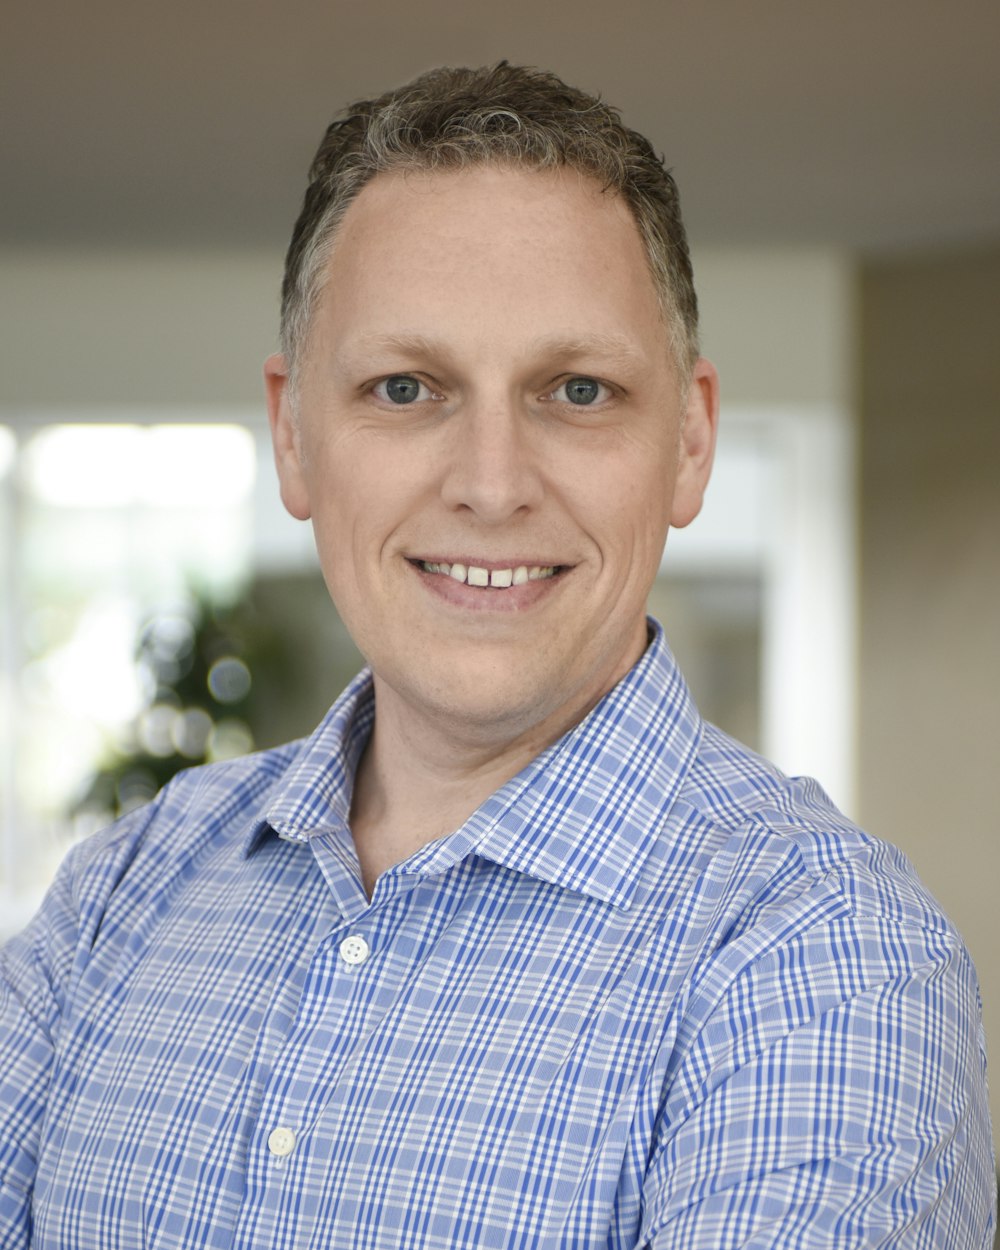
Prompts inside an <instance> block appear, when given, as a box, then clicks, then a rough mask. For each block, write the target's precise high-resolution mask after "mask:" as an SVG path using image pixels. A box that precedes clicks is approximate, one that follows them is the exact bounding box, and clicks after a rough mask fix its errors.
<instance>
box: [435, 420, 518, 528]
mask: <svg viewBox="0 0 1000 1250" xmlns="http://www.w3.org/2000/svg"><path fill="white" fill-rule="evenodd" d="M451 427H452V428H451V439H450V443H449V447H448V450H447V452H446V456H447V460H446V464H447V470H446V473H445V476H444V479H443V483H442V488H441V495H442V498H443V500H444V502H445V504H446V505H447V506H448V507H449V508H452V509H455V510H462V509H467V510H468V511H469V512H471V513H474V514H475V516H476V517H477V518H478V519H479V520H481V521H483V522H484V523H485V524H488V525H498V524H501V523H502V522H504V521H507V520H510V519H511V518H512V517H514V516H515V515H516V514H517V513H519V512H522V511H525V510H530V509H531V508H534V507H536V506H537V505H538V503H539V502H540V501H541V497H542V477H541V474H540V468H541V466H540V464H539V449H538V447H537V445H536V443H537V439H536V438H535V437H534V434H535V433H536V432H535V431H533V430H532V429H531V428H530V421H529V419H528V417H527V415H526V414H525V413H523V412H521V411H519V409H518V407H517V405H516V403H514V402H512V401H510V400H509V399H506V398H505V399H502V400H493V401H489V402H485V401H480V402H475V403H469V404H467V405H466V406H465V407H464V408H463V409H462V410H461V411H460V412H458V413H456V414H454V417H453V419H452V422H451Z"/></svg>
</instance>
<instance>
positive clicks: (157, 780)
mask: <svg viewBox="0 0 1000 1250" xmlns="http://www.w3.org/2000/svg"><path fill="white" fill-rule="evenodd" d="M285 649H286V648H285V646H284V644H283V642H282V639H281V636H280V634H279V633H278V632H277V631H276V630H275V629H274V628H273V626H272V625H270V624H269V623H268V622H267V621H265V620H262V619H259V617H258V614H257V613H256V612H255V610H254V605H253V602H252V599H246V600H243V601H241V602H240V603H238V604H235V605H231V606H220V605H217V604H212V603H211V602H210V601H209V600H208V599H207V598H206V597H204V596H192V598H191V599H190V600H189V601H188V603H186V604H184V605H182V606H181V607H179V608H178V607H174V608H171V609H169V610H166V611H162V612H158V613H155V614H153V615H151V616H150V617H149V618H148V619H147V620H146V622H145V623H144V625H143V627H142V629H141V630H140V632H139V637H138V641H137V646H136V655H135V662H136V666H137V668H138V673H139V679H140V684H141V688H142V690H143V692H144V699H143V708H142V710H141V711H140V713H139V715H138V716H137V717H136V718H135V720H134V721H133V723H132V724H131V725H130V726H129V727H128V729H127V731H126V733H125V735H124V736H123V738H122V740H121V741H120V742H119V743H118V744H117V745H116V746H115V748H114V749H113V752H112V754H111V756H110V758H108V759H107V760H106V761H105V762H104V764H103V766H102V767H101V768H100V769H99V771H98V772H97V773H96V774H95V776H94V777H93V779H92V781H91V783H90V785H89V787H88V788H87V791H86V793H85V794H84V795H83V796H82V798H81V799H80V800H79V802H78V803H77V805H76V809H75V810H76V814H77V815H80V814H81V813H87V814H88V815H89V816H91V817H92V818H96V819H97V820H101V819H106V818H110V817H115V816H118V815H121V814H122V813H123V812H126V811H129V810H131V809H132V808H134V807H138V806H140V805H141V804H142V803H145V802H148V800H149V799H151V798H152V797H153V796H154V795H155V794H156V792H157V791H158V790H159V789H160V788H161V786H163V785H164V784H165V783H166V782H167V781H169V780H170V778H171V777H173V776H174V774H175V773H178V772H180V771H181V769H184V768H189V767H191V766H192V765H193V764H203V763H207V762H208V761H210V760H218V759H226V758H231V757H232V756H236V755H243V754H245V753H246V752H248V751H251V750H253V749H254V746H255V741H254V733H253V730H252V728H251V726H252V725H253V722H254V720H255V715H254V703H255V690H254V686H255V673H256V672H257V671H258V670H259V669H260V668H262V667H264V666H266V667H268V668H270V669H271V670H272V671H273V670H275V669H280V667H281V665H282V662H283V652H284V651H285Z"/></svg>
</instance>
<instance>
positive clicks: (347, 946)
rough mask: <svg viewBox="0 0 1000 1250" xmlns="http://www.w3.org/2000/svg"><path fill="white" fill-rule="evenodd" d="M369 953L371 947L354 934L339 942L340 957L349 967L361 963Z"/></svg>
mask: <svg viewBox="0 0 1000 1250" xmlns="http://www.w3.org/2000/svg"><path fill="white" fill-rule="evenodd" d="M370 954H371V949H370V947H369V945H368V943H367V942H366V941H365V939H364V938H363V937H358V936H357V935H356V934H352V935H351V936H350V937H346V938H344V940H343V941H342V942H341V944H340V958H341V959H342V960H343V961H344V963H345V964H347V965H348V967H350V968H353V967H354V966H355V964H363V963H364V962H365V960H366V959H367V958H368V956H369V955H370Z"/></svg>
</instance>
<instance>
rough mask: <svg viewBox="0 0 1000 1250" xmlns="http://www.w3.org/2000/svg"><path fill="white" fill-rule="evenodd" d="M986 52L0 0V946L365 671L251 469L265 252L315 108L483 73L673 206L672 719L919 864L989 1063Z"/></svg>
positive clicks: (627, 3)
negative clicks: (598, 146)
mask: <svg viewBox="0 0 1000 1250" xmlns="http://www.w3.org/2000/svg"><path fill="white" fill-rule="evenodd" d="M998 49H1000V7H998V6H997V5H996V4H995V2H994V0H989V3H986V2H983V3H977V2H973V0H955V2H953V3H951V4H950V5H948V6H944V5H942V4H940V3H938V2H937V0H935V2H933V3H932V2H929V0H883V2H882V3H880V4H871V3H864V4H862V3H860V0H842V2H841V3H840V4H838V5H836V6H833V5H824V6H819V5H811V4H802V3H801V0H794V2H793V0H757V2H756V3H753V4H748V3H740V2H738V0H700V2H699V3H697V4H680V3H671V2H669V0H618V2H617V3H615V4H613V5H611V4H600V5H599V4H596V3H593V2H591V0H584V2H582V3H581V2H580V0H577V2H570V0H549V3H548V4H547V5H539V4H538V3H536V2H534V0H533V2H532V3H528V2H527V0H506V2H505V3H504V4H503V5H477V4H470V5H463V6H456V5H452V4H448V3H445V2H444V0H424V3H422V4H420V5H412V4H407V3H404V2H403V0H374V2H372V3H367V4H362V3H359V2H353V0H352V2H345V0H338V2H332V3H318V2H316V0H285V2H284V3H283V4H281V6H280V7H279V6H277V5H274V4H266V3H262V2H261V0H218V2H215V3H213V2H212V0H199V2H198V3H194V2H193V0H175V2H174V3H172V4H171V5H169V6H166V5H162V4H157V5H153V4H149V3H144V2H143V0H129V2H128V3H125V0H93V2H92V3H90V4H88V5H71V4H69V3H67V2H66V0H61V2H60V3H58V4H53V3H50V2H47V0H32V2H31V3H30V4H29V3H26V0H8V3H7V5H6V6H5V18H4V34H3V41H2V49H0V58H2V63H0V115H2V117H3V118H4V126H3V133H2V136H0V170H2V177H3V194H2V196H0V321H2V326H0V933H3V932H9V931H11V930H12V929H14V928H15V927H17V926H18V925H20V924H21V923H22V922H23V921H24V920H25V919H26V918H27V916H28V915H29V914H30V912H31V911H32V910H33V908H34V907H35V906H36V905H37V902H38V901H39V898H40V896H41V892H42V891H43V890H44V888H45V885H46V883H47V881H48V880H49V878H50V876H51V873H52V872H53V871H54V868H55V865H56V864H57V863H58V861H59V859H60V858H61V857H62V855H63V854H64V853H65V850H66V848H67V846H68V845H69V844H70V843H71V842H72V840H73V839H74V838H77V837H79V836H82V835H83V834H85V833H86V832H87V831H89V830H90V829H93V828H95V827H97V826H98V825H100V824H102V823H104V822H105V821H106V820H107V819H108V818H109V817H110V816H111V815H112V814H113V813H114V812H116V811H119V810H123V809H126V808H128V807H130V806H132V805H134V804H136V803H139V802H142V801H144V800H145V799H146V798H148V797H149V796H150V795H151V794H152V793H153V792H155V789H156V788H157V786H158V785H159V784H161V783H162V781H163V780H164V779H165V778H166V777H167V776H169V775H170V774H171V773H172V772H173V771H175V770H176V769H177V768H178V767H182V766H186V765H187V764H189V763H192V762H197V761H199V760H203V759H208V758H222V757H224V756H226V755H231V754H234V753H239V752H242V751H245V750H248V749H252V748H253V747H254V746H266V745H270V744H272V743H274V742H278V741H281V740H285V739H287V738H289V737H293V736H298V735H302V734H305V733H307V732H309V731H310V729H311V728H312V727H313V725H314V723H315V722H316V721H317V720H318V718H319V716H320V715H321V714H322V712H323V711H324V710H325V708H326V706H327V705H328V703H329V702H331V701H332V700H333V698H334V697H335V696H336V694H337V693H338V692H339V690H340V688H341V687H342V686H343V684H344V683H345V681H346V680H347V678H348V677H349V676H350V675H351V674H352V673H353V672H354V671H355V669H356V667H357V665H358V664H359V662H360V661H359V659H358V657H357V655H356V653H355V652H354V651H353V648H352V646H351V644H350V641H349V639H348V638H347V636H346V634H345V632H344V630H343V627H342V626H341V625H340V623H339V621H338V620H337V617H336V615H335V613H334V612H333V610H332V608H331V607H330V605H329V601H328V599H327V597H326V594H325V590H324V588H323V586H322V583H321V581H320V580H319V578H318V574H317V572H316V563H315V558H314V554H313V549H312V542H311V535H310V533H309V530H308V527H306V526H301V525H298V524H296V523H295V522H293V521H292V520H290V519H289V518H288V517H287V516H285V515H284V513H283V512H282V511H281V507H280V504H279V502H278V500H277V492H276V487H275V481H274V474H273V469H272V466H271V460H270V452H269V448H268V444H267V436H266V421H265V417H264V409H263V401H262V388H261V384H260V364H261V361H262V359H263V357H264V356H265V355H266V354H267V353H268V352H269V351H270V350H272V349H273V347H274V345H275V338H276V326H277V307H278V287H279V282H280V274H281V264H282V258H283V253H284V248H285V245H286V242H287V238H288V235H289V233H290V230H291V225H292V222H293V220H294V217H295V215H296V213H297V211H298V207H299V203H300V199H301V195H302V192H303V190H304V186H305V171H306V168H307V165H308V162H309V159H310V157H311V155H312V152H313V150H314V148H315V146H316V144H317V142H318V140H319V138H320V135H321V133H322V131H323V129H324V128H325V125H326V123H327V122H328V121H329V119H330V118H331V117H332V115H333V113H334V112H335V111H336V109H337V108H338V107H340V106H341V105H342V104H343V103H344V102H346V101H347V100H350V99H354V98H357V97H359V96H363V95H369V94H372V93H377V92H380V91H381V90H383V89H385V88H386V87H388V86H391V85H393V84H396V83H399V82H402V81H404V80H405V79H407V78H409V77H412V76H413V75H414V74H415V73H418V72H419V71H421V70H423V69H426V68H429V67H430V66H432V65H435V64H441V63H451V64H479V63H484V62H489V61H494V60H497V59H499V58H501V57H507V58H508V59H510V60H513V61H518V62H524V63H529V64H537V65H541V66H544V67H546V68H551V69H554V70H555V71H556V72H558V73H559V74H561V75H562V76H563V77H564V78H566V79H567V80H568V81H570V82H572V83H574V84H576V85H579V86H581V87H584V88H587V89H589V90H592V91H598V92H600V93H602V94H603V95H604V97H605V98H606V99H608V100H610V101H611V102H612V103H615V104H617V105H619V106H620V107H621V108H622V110H623V113H624V115H625V118H626V120H627V121H628V122H629V123H630V124H631V125H633V126H635V127H637V128H638V129H640V130H642V131H643V132H644V133H646V134H647V135H649V137H650V138H651V139H652V141H653V142H654V144H655V146H656V147H657V148H658V149H659V150H662V151H663V152H664V154H665V156H666V160H667V163H668V165H670V166H671V167H672V168H673V170H674V173H675V175H676V177H677V180H678V182H679V185H680V188H681V193H682V200H683V203H684V206H685V216H686V219H687V222H688V227H689V231H690V235H691V239H692V244H693V252H694V261H695V275H696V281H697V285H698V289H699V293H700V298H701V304H702V311H703V326H704V346H705V351H706V354H708V355H709V356H711V357H712V358H713V359H714V360H715V362H716V363H717V364H718V366H719V368H720V371H721V375H722V382H723V397H724V403H723V431H722V437H721V445H720V452H719V462H718V470H717V474H716V478H715V481H714V483H713V486H712V489H711V492H710V496H709V500H708V504H707V506H706V510H705V513H704V515H703V517H702V518H700V519H699V521H698V522H696V524H695V525H694V526H693V527H692V528H691V529H690V530H689V531H685V532H683V533H680V534H676V535H673V536H671V539H670V541H669V543H668V546H667V553H666V557H665V560H664V566H663V576H662V578H661V579H660V581H659V582H658V584H657V586H656V588H655V590H654V594H653V596H652V604H651V606H652V608H653V609H654V611H655V612H656V614H657V615H659V616H660V617H661V619H663V620H664V622H665V624H666V627H667V633H668V636H669V637H670V639H671V641H672V643H673V645H674V649H675V650H676V652H677V654H678V656H679V658H680V660H681V662H682V666H683V667H684V668H685V671H686V672H687V674H688V676H689V679H690V682H691V684H692V687H693V688H694V691H695V694H696V697H697V698H698V700H699V702H700V704H701V706H702V710H703V711H704V712H705V714H706V715H707V716H709V717H710V718H712V719H715V720H717V721H718V722H719V723H721V724H722V725H723V726H724V727H725V728H727V729H729V730H730V731H731V732H732V733H734V734H736V735H737V736H739V737H741V738H743V739H745V740H746V741H749V742H750V743H751V744H752V745H754V746H756V747H758V748H759V749H761V750H763V751H764V752H765V753H766V754H769V755H771V756H772V757H774V758H775V759H776V760H777V761H778V763H779V764H781V765H782V767H784V768H785V769H786V770H789V771H792V772H802V771H805V772H810V773H814V774H816V775H817V776H818V777H819V778H820V779H821V780H822V781H823V783H824V784H825V785H826V787H827V789H828V790H829V791H830V793H831V794H832V795H833V797H834V799H835V800H836V801H837V802H838V803H839V804H840V805H841V806H842V807H843V808H844V809H845V810H846V811H847V812H848V813H849V814H850V815H851V816H853V817H855V818H856V819H858V820H859V821H860V822H861V823H863V824H864V825H866V826H867V827H869V828H870V829H871V830H872V831H873V832H875V833H877V834H879V835H881V836H883V837H885V838H888V839H890V840H892V841H894V842H896V843H897V844H899V845H900V846H902V847H903V848H904V849H905V850H906V851H907V852H908V854H909V855H910V857H911V858H912V859H913V860H914V861H915V863H916V865H917V867H918V869H919V870H920V872H921V874H922V875H923V877H924V878H925V880H926V881H927V882H928V883H929V884H930V886H931V887H932V889H933V890H934V891H935V893H936V894H937V895H938V897H939V898H940V900H941V901H942V903H943V904H944V906H945V908H946V909H947V910H948V911H949V913H950V914H951V915H952V916H953V917H954V918H955V920H956V921H957V922H958V924H959V927H960V928H961V929H962V931H963V933H964V934H965V936H966V938H967V940H968V942H969V945H970V947H971V949H972V952H973V955H974V957H975V959H976V962H977V966H978V969H979V973H980V977H981V980H982V983H983V994H984V1001H985V1015H986V1020H987V1027H988V1030H989V1031H990V1033H991V1034H992V1038H993V1041H994V1053H995V1054H997V1055H1000V967H998V964H1000V942H998V937H1000V925H998V921H997V906H996V898H995V896H996V885H997V880H998V868H1000V850H998V841H1000V839H998V833H1000V802H998V786H997V775H998V772H1000V758H998V756H1000V728H998V723H997V721H998V711H997V708H998V695H1000V487H998V482H1000V74H998V73H997V69H996V66H997V51H998ZM996 1062H1000V1059H997V1061H996ZM994 1086H995V1087H997V1088H998V1089H1000V1081H997V1080H996V1079H994ZM997 1110H1000V1101H997V1103H996V1106H995V1118H998V1119H1000V1117H996V1111H997Z"/></svg>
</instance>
